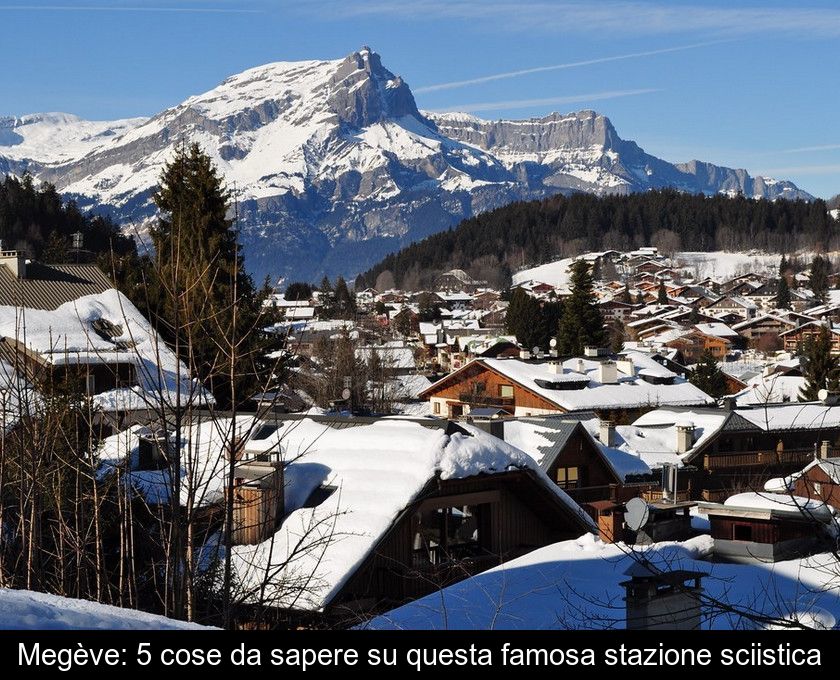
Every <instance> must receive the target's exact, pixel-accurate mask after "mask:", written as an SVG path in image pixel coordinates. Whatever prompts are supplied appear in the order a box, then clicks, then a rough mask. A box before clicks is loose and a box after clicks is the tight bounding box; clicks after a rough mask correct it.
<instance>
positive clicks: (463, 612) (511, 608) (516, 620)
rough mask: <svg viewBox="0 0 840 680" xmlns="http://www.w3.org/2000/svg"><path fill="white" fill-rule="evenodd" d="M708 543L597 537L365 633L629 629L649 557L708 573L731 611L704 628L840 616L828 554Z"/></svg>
mask: <svg viewBox="0 0 840 680" xmlns="http://www.w3.org/2000/svg"><path fill="white" fill-rule="evenodd" d="M711 547H712V539H711V538H710V537H709V536H707V535H706V536H698V537H697V538H693V539H690V540H688V541H684V542H682V543H659V544H655V545H653V546H650V547H644V548H641V547H638V546H637V547H635V548H629V547H628V546H626V545H624V544H621V543H613V544H605V543H602V542H601V541H600V540H598V539H596V538H594V537H592V536H588V535H587V536H583V537H581V538H579V539H576V540H572V541H563V542H560V543H555V544H553V545H550V546H546V547H544V548H541V549H539V550H535V551H533V552H531V553H529V554H527V555H524V556H522V557H519V558H517V559H514V560H511V561H510V562H506V563H505V564H502V565H499V566H498V567H495V568H493V569H491V570H489V571H485V572H483V573H481V574H478V575H476V576H472V577H470V578H468V579H466V580H464V581H461V582H459V583H456V584H454V585H452V586H449V587H448V588H444V589H443V590H442V591H440V592H436V593H433V594H431V595H428V596H426V597H424V598H421V599H419V600H416V601H415V602H411V603H409V604H406V605H404V606H402V607H399V608H397V609H394V610H392V611H390V612H388V613H387V614H383V615H382V616H379V617H377V618H375V619H373V620H372V621H370V622H369V623H368V624H367V625H366V626H365V627H366V628H373V629H408V630H412V629H434V630H442V629H451V630H464V629H466V630H489V629H504V630H510V629H518V630H540V629H551V630H557V629H579V628H581V627H590V628H596V629H607V628H623V627H624V603H623V597H624V595H625V591H624V588H622V587H621V586H620V585H619V584H620V583H621V582H622V581H625V580H626V579H627V576H626V575H625V572H626V571H627V569H628V568H629V567H630V566H632V565H633V564H636V563H638V560H639V559H640V558H641V557H642V556H644V558H645V559H647V560H649V561H650V563H651V564H653V565H654V566H655V567H656V568H657V569H661V570H662V571H672V570H677V569H685V570H689V571H700V572H706V573H708V574H709V576H707V577H706V578H704V579H703V586H704V589H705V593H706V595H707V596H708V597H709V598H714V599H717V600H718V601H720V602H724V603H730V604H731V605H733V608H734V610H735V611H733V612H730V613H723V612H720V611H710V610H709V609H708V608H706V611H705V616H706V621H705V622H704V624H703V627H704V628H713V629H732V628H751V627H756V626H757V624H755V623H754V622H752V621H750V620H749V619H748V618H746V617H744V616H741V615H739V612H758V613H760V614H764V615H767V616H771V617H779V618H785V619H790V618H791V616H792V614H794V613H795V615H796V618H798V620H799V621H801V622H802V624H803V625H808V624H807V622H808V621H811V620H812V617H810V616H809V614H810V612H812V611H815V610H825V611H827V612H829V613H830V615H832V616H833V617H834V618H835V619H836V618H838V617H840V591H838V589H837V587H836V574H837V572H838V569H839V568H840V563H838V561H837V559H836V558H835V557H834V556H833V555H831V554H828V553H824V554H818V555H813V556H811V557H808V558H804V559H797V560H790V561H787V562H777V563H765V564H724V563H710V562H705V561H701V559H702V558H703V557H705V556H708V555H709V554H710V552H711Z"/></svg>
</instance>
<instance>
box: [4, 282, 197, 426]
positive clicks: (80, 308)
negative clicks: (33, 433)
mask: <svg viewBox="0 0 840 680" xmlns="http://www.w3.org/2000/svg"><path fill="white" fill-rule="evenodd" d="M99 320H104V321H108V322H110V323H111V324H112V325H113V328H115V329H119V330H120V331H121V334H120V335H114V336H113V337H110V338H108V337H103V336H102V335H100V334H99V333H97V332H96V331H95V330H94V327H93V324H94V322H97V321H99ZM0 336H5V337H10V338H16V339H17V340H18V342H20V343H22V344H24V345H25V346H26V347H27V348H28V349H30V350H33V351H34V352H37V353H38V354H40V355H41V356H42V357H43V358H44V359H45V361H47V362H49V363H53V364H60V363H68V362H70V363H78V362H82V361H90V362H95V363H114V362H118V361H119V362H123V361H126V362H131V363H134V364H135V366H136V367H137V378H138V382H139V386H138V387H136V388H120V389H117V390H112V391H111V392H107V393H104V394H100V395H97V397H96V399H95V403H96V405H97V406H98V407H100V408H102V409H104V410H117V409H120V410H122V409H126V410H128V409H130V408H143V407H148V406H149V404H150V403H152V404H155V403H159V402H160V400H161V399H164V400H165V401H166V402H167V403H174V401H175V400H176V392H177V391H178V383H179V381H180V396H179V398H180V399H181V400H182V401H187V400H192V401H208V400H211V399H212V396H211V395H210V394H209V393H208V392H206V391H205V390H204V389H203V388H202V387H201V386H200V385H199V384H198V383H196V382H194V381H193V380H191V379H190V376H189V372H188V370H187V368H186V367H185V366H184V365H183V364H182V363H181V362H179V361H178V359H177V358H176V356H175V354H174V353H173V352H172V351H171V350H170V349H169V348H168V347H167V345H166V343H164V342H163V341H162V340H161V339H160V338H159V337H158V336H157V334H156V333H155V331H154V330H153V329H152V327H151V325H150V324H149V322H148V321H147V320H146V319H145V318H144V317H143V315H142V314H141V313H140V311H139V310H138V309H137V308H136V307H135V306H134V304H133V303H132V302H131V301H130V300H129V299H128V298H127V297H125V296H124V295H123V294H122V293H120V292H119V291H117V290H114V289H110V290H106V291H105V292H104V293H101V294H97V295H87V296H85V297H81V298H79V299H78V300H74V301H72V302H67V303H65V304H63V305H61V306H60V307H58V308H57V309H54V310H49V311H47V310H42V309H30V308H21V307H10V306H0ZM126 345H131V347H130V349H126Z"/></svg>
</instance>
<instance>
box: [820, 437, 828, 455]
mask: <svg viewBox="0 0 840 680" xmlns="http://www.w3.org/2000/svg"><path fill="white" fill-rule="evenodd" d="M820 458H821V459H822V460H825V459H826V458H831V442H830V441H828V440H827V439H824V440H823V441H821V442H820Z"/></svg>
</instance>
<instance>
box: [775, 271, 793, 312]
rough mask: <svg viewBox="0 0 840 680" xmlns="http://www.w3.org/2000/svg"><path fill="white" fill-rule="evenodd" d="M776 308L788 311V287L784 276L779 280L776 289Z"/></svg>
mask: <svg viewBox="0 0 840 680" xmlns="http://www.w3.org/2000/svg"><path fill="white" fill-rule="evenodd" d="M776 308H777V309H790V286H789V285H788V280H787V276H786V275H783V276H782V277H781V278H780V279H779V285H778V286H777V288H776Z"/></svg>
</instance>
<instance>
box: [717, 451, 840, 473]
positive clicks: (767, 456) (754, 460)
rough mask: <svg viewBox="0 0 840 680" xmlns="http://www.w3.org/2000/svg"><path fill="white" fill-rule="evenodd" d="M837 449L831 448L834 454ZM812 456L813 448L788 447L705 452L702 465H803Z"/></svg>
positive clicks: (742, 466) (726, 467) (722, 467)
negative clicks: (721, 452) (716, 453)
mask: <svg viewBox="0 0 840 680" xmlns="http://www.w3.org/2000/svg"><path fill="white" fill-rule="evenodd" d="M837 453H838V449H832V450H831V452H830V455H831V456H835V455H837ZM813 458H814V449H813V448H807V449H788V450H786V451H740V452H738V453H724V454H719V455H714V454H706V455H705V456H704V457H703V467H704V468H705V469H706V470H712V471H713V470H736V469H738V468H755V467H771V466H778V465H804V464H806V463H808V462H810V461H811V460H813Z"/></svg>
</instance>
